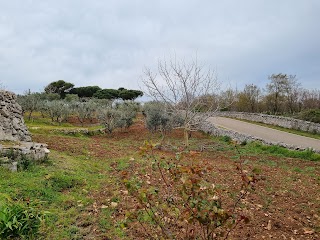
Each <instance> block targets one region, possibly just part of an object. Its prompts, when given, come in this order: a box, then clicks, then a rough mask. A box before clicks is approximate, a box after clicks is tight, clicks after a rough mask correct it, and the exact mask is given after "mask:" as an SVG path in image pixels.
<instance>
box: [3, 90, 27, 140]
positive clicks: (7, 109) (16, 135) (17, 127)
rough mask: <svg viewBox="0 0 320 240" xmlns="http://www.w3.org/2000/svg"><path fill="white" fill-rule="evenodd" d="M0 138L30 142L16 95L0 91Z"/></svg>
mask: <svg viewBox="0 0 320 240" xmlns="http://www.w3.org/2000/svg"><path fill="white" fill-rule="evenodd" d="M0 140H9V141H25V142H31V135H30V133H29V131H28V129H27V127H26V126H25V124H24V120H23V116H22V109H21V106H20V105H19V104H18V103H17V102H16V95H15V94H14V93H11V92H8V91H3V90H1V91H0Z"/></svg>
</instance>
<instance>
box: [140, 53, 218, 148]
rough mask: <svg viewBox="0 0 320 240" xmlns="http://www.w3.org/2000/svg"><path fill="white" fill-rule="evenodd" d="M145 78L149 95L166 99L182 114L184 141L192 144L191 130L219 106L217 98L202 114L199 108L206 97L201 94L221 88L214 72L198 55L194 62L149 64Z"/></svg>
mask: <svg viewBox="0 0 320 240" xmlns="http://www.w3.org/2000/svg"><path fill="white" fill-rule="evenodd" d="M142 81H143V83H144V85H145V87H146V91H145V92H146V93H147V95H149V96H150V97H152V98H153V99H154V100H155V101H159V102H163V103H164V104H165V105H166V107H167V109H168V111H169V112H171V113H176V114H180V115H181V117H182V118H183V124H182V128H183V130H184V142H185V146H186V147H188V145H189V134H190V131H192V130H193V129H195V127H196V125H197V124H198V123H199V122H200V121H203V120H205V119H206V118H208V117H210V116H212V114H213V112H214V111H215V110H216V104H215V102H212V103H210V102H209V105H208V106H207V111H206V112H203V113H202V114H201V115H199V112H198V109H199V106H202V105H203V100H204V98H201V96H210V95H214V94H215V93H216V91H217V89H218V84H217V79H216V77H215V74H214V72H213V71H212V70H210V69H206V68H204V67H203V66H201V65H200V64H199V63H198V62H197V59H194V60H192V61H190V62H185V61H177V60H176V59H170V60H159V62H158V69H157V71H156V72H153V71H152V70H151V69H150V68H145V70H144V76H143V78H142ZM206 103H207V104H208V102H206Z"/></svg>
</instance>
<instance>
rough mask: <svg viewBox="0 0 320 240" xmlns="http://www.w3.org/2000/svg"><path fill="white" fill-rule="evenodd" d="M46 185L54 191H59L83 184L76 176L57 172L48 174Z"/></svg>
mask: <svg viewBox="0 0 320 240" xmlns="http://www.w3.org/2000/svg"><path fill="white" fill-rule="evenodd" d="M46 185H47V186H48V187H50V188H52V189H54V190H55V191H58V192H61V191H63V190H68V189H71V188H74V187H76V186H81V185H83V181H82V180H81V179H80V178H79V177H78V176H74V175H72V174H69V173H63V172H57V173H55V174H54V175H53V176H50V175H49V176H48V177H47V179H46Z"/></svg>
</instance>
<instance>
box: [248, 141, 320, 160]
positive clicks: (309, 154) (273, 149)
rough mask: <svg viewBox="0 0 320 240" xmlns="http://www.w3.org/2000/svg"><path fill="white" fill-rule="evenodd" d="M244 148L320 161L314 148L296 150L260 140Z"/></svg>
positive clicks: (319, 155) (319, 156)
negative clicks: (270, 144)
mask: <svg viewBox="0 0 320 240" xmlns="http://www.w3.org/2000/svg"><path fill="white" fill-rule="evenodd" d="M244 148H246V149H247V151H254V152H258V153H271V154H276V155H281V156H284V157H291V158H300V159H304V160H311V161H320V154H319V153H315V152H314V151H312V150H309V149H308V150H304V151H296V150H290V149H287V148H284V147H281V146H277V145H272V146H268V145H263V144H261V143H259V142H254V143H248V144H247V145H246V146H244Z"/></svg>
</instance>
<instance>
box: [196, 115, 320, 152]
mask: <svg viewBox="0 0 320 240" xmlns="http://www.w3.org/2000/svg"><path fill="white" fill-rule="evenodd" d="M198 129H199V130H201V131H203V132H205V133H208V134H210V135H213V136H229V137H230V138H231V139H233V140H234V141H237V142H238V143H242V142H252V141H259V142H261V143H263V144H266V145H278V146H281V147H285V148H288V149H293V150H307V149H306V148H303V147H299V146H294V145H289V144H286V143H283V142H269V141H266V140H264V139H262V138H259V137H255V136H251V135H247V134H242V133H238V132H236V131H232V130H226V129H223V128H219V127H216V126H215V125H214V124H212V123H210V122H209V121H203V122H202V123H201V124H199V125H198ZM312 150H313V151H315V152H320V151H317V150H315V149H312Z"/></svg>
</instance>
